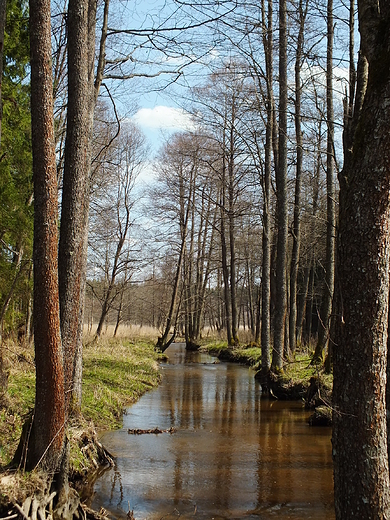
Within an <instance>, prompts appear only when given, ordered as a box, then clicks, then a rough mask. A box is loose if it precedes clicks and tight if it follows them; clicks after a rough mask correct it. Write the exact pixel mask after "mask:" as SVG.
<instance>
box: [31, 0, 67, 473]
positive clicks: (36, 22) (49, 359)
mask: <svg viewBox="0 0 390 520" xmlns="http://www.w3.org/2000/svg"><path fill="white" fill-rule="evenodd" d="M30 48H31V118H32V148H33V174H34V250H33V254H34V339H35V363H36V397H35V411H34V416H33V428H32V434H31V436H30V445H29V448H28V452H27V464H26V466H27V468H28V469H32V468H34V467H35V466H36V465H37V464H39V463H40V462H42V464H43V465H44V467H45V468H46V469H47V470H50V471H53V470H56V469H57V465H58V462H59V459H60V456H61V453H62V446H63V439H64V424H65V401H64V374H63V364H62V349H61V338H60V316H59V303H58V302H59V299H58V262H57V259H58V249H57V244H58V233H57V227H58V221H57V217H58V208H57V196H58V194H57V169H56V157H55V141H54V120H53V85H52V65H51V26H50V0H31V1H30Z"/></svg>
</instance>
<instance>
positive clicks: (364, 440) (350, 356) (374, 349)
mask: <svg viewBox="0 0 390 520" xmlns="http://www.w3.org/2000/svg"><path fill="white" fill-rule="evenodd" d="M377 4H378V5H377ZM379 4H380V5H379ZM358 7H359V22H360V24H359V30H360V35H361V46H360V55H359V67H358V68H359V69H360V71H363V72H364V74H360V75H359V83H358V88H357V92H358V93H359V92H360V93H361V94H362V101H363V102H362V103H361V102H360V100H359V96H358V97H357V99H356V101H355V108H354V114H353V117H354V120H355V121H356V125H354V127H353V128H352V132H351V134H350V135H351V140H350V141H349V142H348V143H347V144H348V146H347V148H346V153H345V160H344V168H343V171H342V173H341V175H340V224H339V237H338V255H337V265H338V280H339V286H340V295H341V297H340V307H341V308H340V311H341V315H340V318H339V319H338V320H337V324H336V338H335V347H334V352H333V356H334V391H333V403H334V413H333V421H334V432H333V454H334V483H335V508H336V519H337V520H341V519H342V520H349V519H351V520H352V519H356V518H364V519H367V520H370V519H385V518H390V497H389V467H388V456H387V435H386V406H385V386H386V364H387V332H388V298H389V248H390V233H389V226H390V225H389V222H390V201H389V192H390V173H389V164H390V134H389V132H388V122H389V118H390V105H389V103H388V100H389V98H390V67H389V63H390V5H389V4H388V3H387V2H378V3H375V5H374V4H373V3H372V2H371V1H364V0H361V1H360V2H359V3H358Z"/></svg>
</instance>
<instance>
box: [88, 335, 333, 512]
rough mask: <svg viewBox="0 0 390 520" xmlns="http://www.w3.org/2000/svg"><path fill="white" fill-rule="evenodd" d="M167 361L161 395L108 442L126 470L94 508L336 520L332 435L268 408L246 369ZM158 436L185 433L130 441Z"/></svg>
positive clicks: (293, 412) (287, 411)
mask: <svg viewBox="0 0 390 520" xmlns="http://www.w3.org/2000/svg"><path fill="white" fill-rule="evenodd" d="M167 354H169V357H170V361H169V364H167V365H163V367H162V372H163V382H162V384H161V385H160V387H159V388H158V389H156V390H153V391H152V392H149V393H148V394H146V395H145V396H143V397H142V399H141V400H140V401H139V402H138V403H136V404H135V405H133V406H132V407H131V408H129V410H128V414H127V415H126V416H125V417H124V425H123V429H122V430H120V431H117V432H111V433H108V434H106V435H105V437H104V439H103V442H104V443H105V444H106V445H107V447H108V449H109V450H110V451H111V452H113V453H114V454H115V455H116V456H117V463H118V466H117V469H116V470H115V471H114V470H112V471H109V472H107V473H106V474H105V475H104V476H103V477H102V478H100V479H99V480H98V482H97V484H96V485H95V497H94V501H93V504H92V505H93V506H94V507H97V508H99V507H100V506H103V507H105V508H106V509H108V510H109V511H111V512H112V513H113V514H116V515H118V516H119V515H122V516H124V512H125V511H126V512H127V511H128V508H129V505H130V508H131V509H134V514H135V517H136V519H137V520H140V519H144V518H148V519H150V520H154V519H160V518H162V517H164V518H174V517H176V518H177V516H178V515H179V514H180V516H181V518H183V517H184V518H189V517H191V518H192V517H193V516H194V514H195V516H196V517H198V518H208V519H211V518H215V519H217V518H230V519H231V518H257V519H258V518H261V519H268V518H289V519H297V520H298V519H300V520H302V519H304V518H314V519H316V520H322V519H327V520H328V519H332V518H334V514H333V490H332V488H333V485H332V460H331V446H330V430H329V429H323V428H321V429H315V428H310V427H309V426H308V425H307V413H306V412H305V411H304V410H303V409H302V406H301V404H300V403H286V402H279V401H268V400H264V399H261V398H260V397H261V394H260V388H259V385H258V384H257V383H256V382H255V381H254V378H253V374H250V373H249V371H248V369H247V368H245V367H241V366H237V365H233V364H229V363H221V364H215V363H214V360H213V359H212V358H210V357H209V356H205V355H196V354H195V355H194V354H187V353H185V351H183V348H182V347H181V346H177V345H173V346H171V347H170V348H169V349H168V351H167ZM156 426H157V427H159V428H161V429H168V428H170V427H171V426H173V427H174V428H176V429H177V432H176V433H175V434H172V435H170V434H161V435H139V436H134V435H129V434H128V433H127V429H128V428H142V429H149V428H154V427H156ZM165 515H166V516H165Z"/></svg>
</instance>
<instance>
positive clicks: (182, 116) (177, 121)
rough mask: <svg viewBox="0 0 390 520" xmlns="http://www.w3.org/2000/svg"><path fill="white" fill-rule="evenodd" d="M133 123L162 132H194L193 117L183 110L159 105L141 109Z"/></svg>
mask: <svg viewBox="0 0 390 520" xmlns="http://www.w3.org/2000/svg"><path fill="white" fill-rule="evenodd" d="M132 119H133V121H135V122H136V123H137V124H139V125H140V126H141V127H144V128H154V129H158V128H160V129H162V130H168V129H169V130H194V128H195V125H194V122H193V120H192V116H191V114H190V113H189V112H186V111H185V110H183V109H182V108H174V107H168V106H164V105H159V106H156V107H154V108H141V109H140V110H138V112H137V113H136V114H135V115H134V116H133V117H132Z"/></svg>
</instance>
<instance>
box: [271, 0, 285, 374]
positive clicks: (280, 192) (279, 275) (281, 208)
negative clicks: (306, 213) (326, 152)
mask: <svg viewBox="0 0 390 520" xmlns="http://www.w3.org/2000/svg"><path fill="white" fill-rule="evenodd" d="M276 197H277V202H276V204H277V224H278V238H277V257H276V299H275V305H276V311H275V332H274V351H273V355H272V369H273V370H281V369H282V368H283V352H284V346H285V345H284V340H285V322H286V312H287V308H286V307H287V279H286V268H287V235H288V214H287V5H286V0H279V158H278V166H277V168H276Z"/></svg>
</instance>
